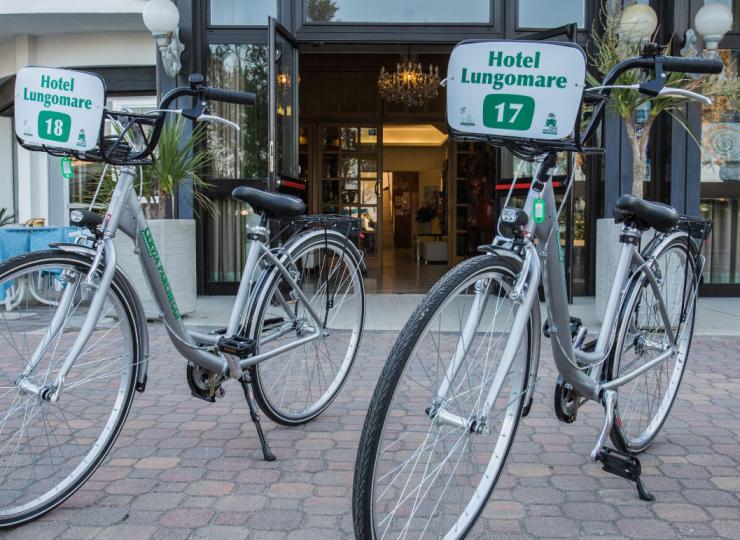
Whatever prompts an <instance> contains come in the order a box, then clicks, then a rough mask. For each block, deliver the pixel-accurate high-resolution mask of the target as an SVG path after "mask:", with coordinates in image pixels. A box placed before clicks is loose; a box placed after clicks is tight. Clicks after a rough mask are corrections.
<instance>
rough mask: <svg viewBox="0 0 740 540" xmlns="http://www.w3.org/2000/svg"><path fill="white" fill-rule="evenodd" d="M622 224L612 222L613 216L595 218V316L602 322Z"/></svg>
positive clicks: (617, 253)
mask: <svg viewBox="0 0 740 540" xmlns="http://www.w3.org/2000/svg"><path fill="white" fill-rule="evenodd" d="M621 227H622V225H621V224H617V223H614V218H601V219H597V220H596V299H595V304H596V305H595V308H596V318H597V319H598V320H599V322H603V319H604V309H605V308H606V303H607V302H608V301H609V291H610V290H611V287H612V281H614V274H615V273H616V271H617V262H619V252H620V250H621V249H622V244H620V243H619V230H620V229H621Z"/></svg>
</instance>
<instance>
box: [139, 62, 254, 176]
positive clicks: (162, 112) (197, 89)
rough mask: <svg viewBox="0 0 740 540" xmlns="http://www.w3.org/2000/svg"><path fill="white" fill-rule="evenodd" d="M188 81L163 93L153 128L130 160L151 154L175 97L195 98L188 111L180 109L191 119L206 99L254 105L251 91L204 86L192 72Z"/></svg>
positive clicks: (200, 78)
mask: <svg viewBox="0 0 740 540" xmlns="http://www.w3.org/2000/svg"><path fill="white" fill-rule="evenodd" d="M188 82H189V83H190V86H180V87H178V88H175V89H173V90H170V91H169V92H167V93H166V94H165V95H164V97H163V98H162V100H161V101H160V102H159V107H158V108H157V116H155V117H152V118H153V121H152V122H151V124H153V128H152V131H151V135H150V136H149V140H148V142H147V144H146V147H145V148H142V149H137V150H136V151H135V152H134V154H133V155H130V156H129V159H130V160H131V161H134V162H135V161H138V160H141V159H143V158H145V157H147V156H149V155H151V153H152V152H153V151H154V148H156V146H157V143H158V142H159V137H160V136H161V134H162V129H163V128H164V120H165V117H166V114H167V112H168V111H169V109H170V105H172V103H174V102H175V101H176V100H177V99H179V98H181V97H192V98H195V99H196V101H197V103H196V104H195V105H194V106H193V108H192V109H189V110H188V111H181V112H183V113H188V112H189V113H195V114H194V115H193V114H184V115H185V116H187V117H189V118H192V119H193V120H195V119H197V117H200V116H202V115H203V111H204V110H205V108H206V101H207V100H212V101H223V102H225V103H234V104H237V105H254V104H255V103H256V102H257V96H256V95H255V94H253V93H251V92H242V91H240V90H225V89H222V88H210V87H207V86H204V84H203V82H204V81H203V76H202V75H200V74H198V73H193V74H192V75H190V77H188Z"/></svg>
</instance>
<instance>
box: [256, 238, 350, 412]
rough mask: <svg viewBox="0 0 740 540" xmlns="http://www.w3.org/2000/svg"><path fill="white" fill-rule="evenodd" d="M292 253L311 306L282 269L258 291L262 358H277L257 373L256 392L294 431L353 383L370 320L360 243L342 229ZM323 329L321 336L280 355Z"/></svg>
mask: <svg viewBox="0 0 740 540" xmlns="http://www.w3.org/2000/svg"><path fill="white" fill-rule="evenodd" d="M286 249H287V250H288V252H289V253H290V259H291V261H292V262H291V263H290V264H286V267H287V268H288V270H289V271H291V272H292V273H293V276H294V280H295V282H296V284H297V285H298V287H299V288H300V290H301V292H302V293H303V295H304V296H305V297H306V299H307V300H308V303H306V302H305V301H304V300H302V299H301V298H300V296H299V295H298V294H297V293H296V291H295V290H293V288H292V287H291V286H290V285H289V283H288V281H287V280H286V279H285V277H284V276H283V275H282V274H281V273H280V272H279V271H278V270H277V269H273V271H272V273H271V276H270V277H269V279H267V280H266V281H265V282H264V284H263V285H262V288H261V290H260V291H258V294H257V298H258V302H256V303H255V304H256V305H255V309H256V314H255V315H254V316H252V317H251V322H252V324H254V325H255V326H254V327H253V328H254V330H253V331H252V332H253V333H252V335H254V336H255V339H256V342H257V351H258V353H259V354H264V353H269V352H272V351H274V352H275V356H274V357H272V358H270V359H268V360H265V361H264V362H261V363H260V364H258V365H256V366H255V367H254V368H253V370H254V393H255V398H256V399H257V403H258V404H259V406H260V408H261V409H262V410H263V411H264V413H265V414H266V415H267V416H268V417H269V418H270V419H271V420H273V421H274V422H277V423H279V424H283V425H288V426H295V425H299V424H303V423H305V422H308V421H309V420H312V419H313V418H316V417H317V416H318V415H319V414H321V413H322V412H323V411H324V410H326V408H327V407H328V406H329V405H330V404H331V402H332V401H333V400H334V399H335V398H336V396H337V395H338V394H339V391H340V390H341V388H342V386H343V385H344V383H345V381H346V380H347V377H348V376H349V372H350V369H351V368H352V365H353V364H354V361H355V357H356V355H357V349H358V347H359V345H360V338H361V337H362V329H363V325H364V322H365V286H364V282H363V278H362V271H361V268H360V261H359V260H358V258H357V255H356V252H355V248H354V246H352V245H351V244H350V240H348V239H347V238H345V237H344V236H342V235H340V234H338V233H336V232H329V233H328V234H327V235H326V237H324V235H323V234H320V235H307V236H306V237H305V238H301V237H298V238H297V239H296V240H295V242H294V243H293V244H292V245H289V246H287V248H286ZM309 307H310V308H311V309H312V310H313V312H314V313H315V314H317V315H318V317H319V318H320V319H321V320H320V322H319V323H318V324H317V322H316V321H315V320H314V319H313V317H312V316H311V314H310V312H309ZM317 331H318V332H319V334H320V335H319V337H317V338H315V339H313V340H311V341H308V342H307V343H304V344H302V345H298V346H297V347H294V348H292V349H290V350H285V351H284V352H280V351H278V349H280V348H281V347H284V346H287V345H290V344H291V343H295V342H296V341H297V340H300V339H301V338H303V337H306V336H310V335H312V334H314V333H316V332H317Z"/></svg>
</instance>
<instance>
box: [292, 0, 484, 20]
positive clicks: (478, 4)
mask: <svg viewBox="0 0 740 540" xmlns="http://www.w3.org/2000/svg"><path fill="white" fill-rule="evenodd" d="M304 5H305V18H306V21H307V22H320V23H407V24H419V23H443V24H455V23H458V24H460V23H462V24H466V23H483V24H488V23H489V22H490V20H491V1H490V0H466V1H465V5H464V7H462V6H461V5H460V4H459V3H458V2H452V1H450V0H404V1H403V2H399V1H398V0H372V1H368V0H306V1H305V3H304Z"/></svg>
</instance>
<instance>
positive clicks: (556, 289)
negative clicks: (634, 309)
mask: <svg viewBox="0 0 740 540" xmlns="http://www.w3.org/2000/svg"><path fill="white" fill-rule="evenodd" d="M544 175H545V171H544V161H542V162H540V163H539V165H538V169H537V173H535V178H540V179H542V178H543V176H544ZM538 187H541V189H537V188H538ZM538 199H543V200H544V203H545V208H546V214H545V219H544V220H543V221H542V222H541V223H535V222H534V220H533V219H532V216H533V215H534V205H535V201H537V200H538ZM524 209H525V211H526V213H527V215H528V216H530V218H529V222H528V224H527V226H526V230H527V231H528V232H530V233H532V234H534V236H535V237H536V238H537V241H538V244H537V249H538V254H539V257H540V260H541V261H542V268H543V275H542V282H543V285H544V289H545V300H546V302H545V303H546V305H547V315H548V319H549V321H550V343H551V346H552V352H553V358H554V360H555V365H556V367H557V369H558V371H559V372H560V373H561V374H562V375H563V377H564V378H565V380H566V381H567V382H568V383H570V384H571V385H572V386H573V388H574V389H575V390H576V392H577V393H578V394H579V395H580V396H582V397H585V398H588V399H591V400H595V401H598V400H599V399H600V397H601V393H602V391H603V390H605V389H613V388H616V387H618V386H620V385H622V384H624V383H626V382H629V381H630V380H632V379H633V378H635V377H637V376H638V375H640V373H642V372H644V371H645V370H646V369H650V367H652V366H654V365H655V364H657V363H659V362H661V361H663V360H665V359H666V358H668V357H669V356H670V355H671V354H674V350H675V347H673V345H671V348H670V350H669V351H666V353H664V354H661V355H659V356H658V357H656V358H655V359H653V360H652V361H651V362H649V363H648V364H646V365H645V366H642V367H640V368H639V369H637V370H635V371H633V372H630V373H627V374H626V375H624V376H623V377H621V378H620V379H616V380H614V381H610V382H609V383H605V384H603V385H602V384H600V382H599V381H598V380H597V377H598V375H599V373H600V370H594V369H589V365H592V364H598V363H600V362H603V361H604V360H605V359H606V356H607V355H608V354H609V352H610V350H611V347H612V344H613V340H614V335H615V330H616V326H617V324H618V322H619V321H618V317H619V312H620V310H621V307H622V305H623V303H624V299H625V297H626V294H627V291H628V289H629V286H630V284H631V283H632V279H634V277H631V276H637V275H638V271H641V272H643V273H644V274H645V275H646V276H647V277H646V279H647V280H648V283H649V285H650V287H651V288H652V289H653V291H654V294H655V297H656V298H657V299H658V304H659V311H660V314H661V318H662V319H663V323H664V325H665V326H666V332H667V334H668V337H669V340H670V343H672V344H673V342H674V336H673V330H672V327H671V325H670V320H669V317H668V313H667V310H666V307H665V303H664V300H663V297H662V294H660V289H659V285H658V283H657V280H656V278H655V275H654V273H653V271H652V269H651V268H650V264H649V262H648V261H646V260H645V259H643V257H642V256H641V255H640V253H639V251H638V250H637V248H636V246H635V245H633V244H630V243H623V244H622V251H621V253H620V258H619V262H618V264H617V270H616V273H615V276H614V281H613V283H612V288H611V290H610V293H609V300H608V303H607V306H606V310H605V313H604V317H603V321H604V322H603V324H602V326H601V329H600V331H599V336H598V339H597V343H596V348H595V350H594V351H593V352H584V351H580V350H576V349H575V348H574V347H573V341H572V339H573V338H572V336H571V334H570V311H569V308H568V300H567V292H566V286H565V272H564V270H563V265H562V260H561V258H560V246H559V239H558V235H557V227H558V223H557V206H556V204H555V193H554V190H553V187H552V182H550V181H549V180H547V181H545V182H544V184H543V183H542V182H540V183H537V182H533V184H532V187H531V188H530V190H529V193H528V195H527V201H526V203H525V208H524ZM623 232H626V233H628V234H632V235H636V236H637V238H639V235H640V232H639V231H635V230H632V229H624V230H623ZM631 272H632V274H631ZM529 279H530V281H529V287H536V285H537V284H536V283H534V282H532V281H531V276H530V278H529ZM579 362H580V365H579Z"/></svg>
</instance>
